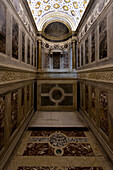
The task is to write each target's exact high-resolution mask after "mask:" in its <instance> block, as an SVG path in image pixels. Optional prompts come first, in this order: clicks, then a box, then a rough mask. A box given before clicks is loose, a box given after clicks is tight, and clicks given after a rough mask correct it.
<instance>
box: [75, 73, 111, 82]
mask: <svg viewBox="0 0 113 170" xmlns="http://www.w3.org/2000/svg"><path fill="white" fill-rule="evenodd" d="M78 79H85V80H93V81H107V83H108V81H109V82H110V83H111V82H113V71H93V72H85V71H84V72H81V73H78Z"/></svg>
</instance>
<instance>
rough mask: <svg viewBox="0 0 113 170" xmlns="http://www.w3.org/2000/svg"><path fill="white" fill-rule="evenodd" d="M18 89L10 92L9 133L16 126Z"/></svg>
mask: <svg viewBox="0 0 113 170" xmlns="http://www.w3.org/2000/svg"><path fill="white" fill-rule="evenodd" d="M17 116H18V91H14V92H12V93H11V135H12V134H13V132H14V131H15V130H16V128H17Z"/></svg>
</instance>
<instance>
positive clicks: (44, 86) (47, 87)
mask: <svg viewBox="0 0 113 170" xmlns="http://www.w3.org/2000/svg"><path fill="white" fill-rule="evenodd" d="M54 86H55V84H41V93H49V92H50V90H51V88H53V87H54Z"/></svg>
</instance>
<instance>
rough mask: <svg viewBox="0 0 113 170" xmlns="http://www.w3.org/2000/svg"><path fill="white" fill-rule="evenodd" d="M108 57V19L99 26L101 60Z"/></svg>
mask: <svg viewBox="0 0 113 170" xmlns="http://www.w3.org/2000/svg"><path fill="white" fill-rule="evenodd" d="M106 57H107V18H105V19H104V20H103V21H102V22H101V23H100V25H99V59H102V58H106Z"/></svg>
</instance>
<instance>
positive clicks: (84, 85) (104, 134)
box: [77, 0, 113, 161]
mask: <svg viewBox="0 0 113 170" xmlns="http://www.w3.org/2000/svg"><path fill="white" fill-rule="evenodd" d="M89 8H90V10H89ZM89 8H87V10H86V12H85V14H84V16H83V18H82V21H81V23H80V25H79V28H78V45H77V70H78V71H77V74H78V80H79V84H80V112H81V113H82V114H83V116H84V118H85V119H86V120H87V122H88V124H89V125H90V127H91V129H92V131H93V132H94V134H95V135H96V137H97V138H98V140H99V142H100V143H101V146H102V147H103V148H104V149H105V150H106V152H107V154H108V155H109V157H110V158H111V160H112V161H113V108H112V105H113V67H112V66H113V47H112V42H113V29H112V28H113V2H112V1H111V0H108V1H105V0H100V1H98V0H96V1H94V2H92V4H91V5H90V6H89Z"/></svg>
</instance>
